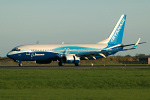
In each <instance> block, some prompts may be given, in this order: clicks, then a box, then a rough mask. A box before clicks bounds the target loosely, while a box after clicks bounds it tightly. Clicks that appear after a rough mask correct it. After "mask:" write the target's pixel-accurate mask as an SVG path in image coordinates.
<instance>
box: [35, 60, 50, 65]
mask: <svg viewBox="0 0 150 100" xmlns="http://www.w3.org/2000/svg"><path fill="white" fill-rule="evenodd" d="M51 62H52V61H51V60H37V61H36V62H35V63H36V64H49V63H51Z"/></svg>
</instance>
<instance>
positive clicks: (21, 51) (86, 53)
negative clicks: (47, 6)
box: [7, 15, 145, 66]
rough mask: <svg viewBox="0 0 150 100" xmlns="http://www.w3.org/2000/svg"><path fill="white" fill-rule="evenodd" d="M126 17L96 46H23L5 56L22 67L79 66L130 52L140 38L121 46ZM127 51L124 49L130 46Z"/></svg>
mask: <svg viewBox="0 0 150 100" xmlns="http://www.w3.org/2000/svg"><path fill="white" fill-rule="evenodd" d="M125 21H126V15H122V16H121V17H120V19H119V21H118V23H117V24H116V26H115V28H114V29H113V31H112V33H111V34H110V36H109V37H108V38H107V39H105V40H103V41H101V42H98V43H97V44H48V45H42V44H41V45H39V44H36V45H23V46H18V47H15V48H13V49H12V50H11V51H10V52H9V53H8V54H7V56H8V57H9V58H11V59H13V60H14V61H15V62H18V63H19V66H22V63H21V62H22V61H35V62H36V63H37V64H48V63H51V61H59V63H58V65H59V66H62V65H63V63H74V64H75V66H79V65H80V60H83V59H84V60H86V59H88V60H91V59H98V58H102V57H104V58H106V57H107V56H109V55H112V54H115V53H117V52H119V51H127V50H132V49H135V48H136V47H137V45H138V44H142V43H145V42H142V43H139V41H140V38H139V39H138V41H137V42H136V43H135V44H128V45H123V44H122V38H123V33H124V27H125ZM132 45H133V47H131V48H129V49H124V47H127V46H132Z"/></svg>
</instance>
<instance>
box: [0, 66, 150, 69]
mask: <svg viewBox="0 0 150 100" xmlns="http://www.w3.org/2000/svg"><path fill="white" fill-rule="evenodd" d="M100 67H149V68H150V66H148V65H137V66H136V65H134V66H125V65H122V66H118V65H107V66H61V67H60V66H0V69H92V68H100Z"/></svg>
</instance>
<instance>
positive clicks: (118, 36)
mask: <svg viewBox="0 0 150 100" xmlns="http://www.w3.org/2000/svg"><path fill="white" fill-rule="evenodd" d="M125 21H126V15H122V16H121V17H120V19H119V21H118V23H117V24H116V26H115V28H114V29H113V31H112V33H111V34H110V36H109V38H107V39H106V40H104V41H101V42H99V43H107V44H108V45H111V44H122V38H123V32H124V26H125Z"/></svg>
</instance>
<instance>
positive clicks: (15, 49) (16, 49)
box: [12, 48, 20, 51]
mask: <svg viewBox="0 0 150 100" xmlns="http://www.w3.org/2000/svg"><path fill="white" fill-rule="evenodd" d="M12 51H20V49H18V48H14V49H12Z"/></svg>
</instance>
